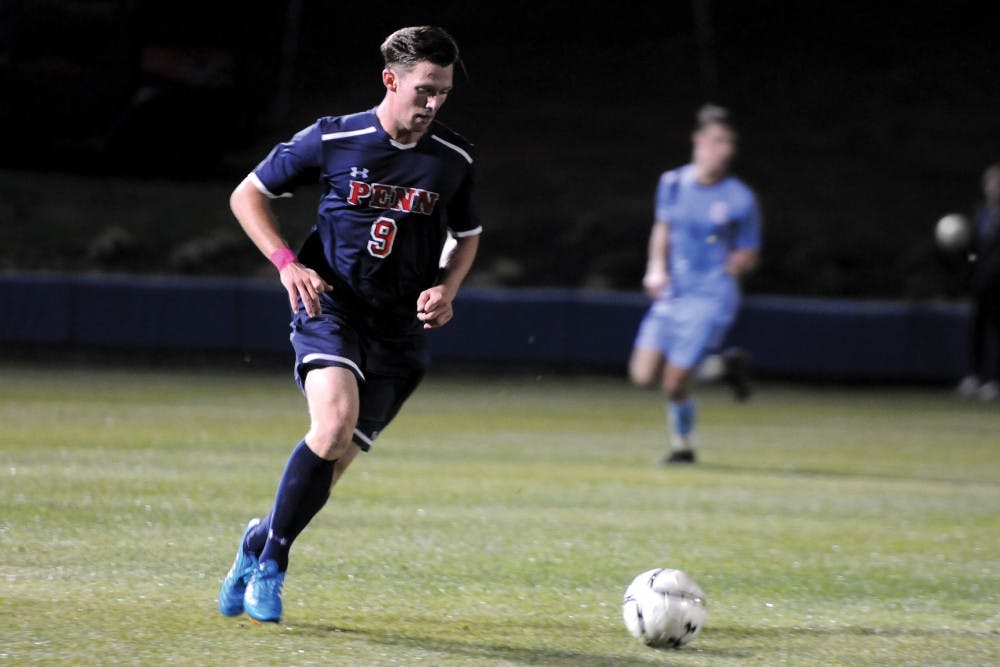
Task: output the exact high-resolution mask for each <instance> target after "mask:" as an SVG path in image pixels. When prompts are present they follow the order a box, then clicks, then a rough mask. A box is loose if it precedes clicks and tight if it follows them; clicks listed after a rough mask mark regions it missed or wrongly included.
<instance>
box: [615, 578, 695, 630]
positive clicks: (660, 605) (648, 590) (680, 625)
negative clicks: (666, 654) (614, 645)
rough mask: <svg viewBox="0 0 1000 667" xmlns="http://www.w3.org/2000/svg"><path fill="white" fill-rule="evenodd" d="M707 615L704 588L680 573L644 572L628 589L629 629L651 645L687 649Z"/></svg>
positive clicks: (624, 607) (625, 612)
mask: <svg viewBox="0 0 1000 667" xmlns="http://www.w3.org/2000/svg"><path fill="white" fill-rule="evenodd" d="M707 614H708V608H707V606H706V603H705V593H704V591H702V590H701V586H699V585H698V582H696V581H695V580H694V579H692V578H691V577H690V576H688V575H687V574H685V573H683V572H681V571H680V570H670V569H665V568H656V569H655V570H649V571H647V572H643V573H642V574H640V575H639V576H637V577H636V578H635V579H633V580H632V583H631V584H629V587H628V588H626V589H625V601H624V603H623V604H622V616H623V617H624V619H625V627H626V628H628V631H629V632H630V633H631V634H632V636H633V637H635V638H636V639H638V640H639V641H641V642H642V643H644V644H646V645H647V646H654V647H657V648H680V647H681V646H684V645H685V644H687V643H688V642H690V641H691V640H692V639H694V638H695V637H697V636H698V633H699V632H701V628H702V626H703V625H705V617H706V616H707Z"/></svg>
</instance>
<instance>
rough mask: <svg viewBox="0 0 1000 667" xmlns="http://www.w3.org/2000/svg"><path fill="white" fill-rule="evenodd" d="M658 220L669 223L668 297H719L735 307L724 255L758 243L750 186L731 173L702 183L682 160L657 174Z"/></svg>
mask: <svg viewBox="0 0 1000 667" xmlns="http://www.w3.org/2000/svg"><path fill="white" fill-rule="evenodd" d="M656 220H657V222H665V223H667V224H668V225H669V226H670V247H669V257H668V258H667V267H668V271H669V273H670V287H669V288H668V289H669V291H670V292H671V294H669V296H674V297H684V296H704V297H713V298H721V299H725V300H727V301H729V300H732V301H733V303H732V306H734V307H735V306H736V305H737V304H736V301H738V298H739V285H738V284H737V281H736V279H735V278H733V277H732V276H730V275H729V274H728V273H726V258H727V257H728V256H729V253H731V252H733V251H734V250H740V249H750V250H757V249H758V248H760V212H759V211H758V208H757V199H756V197H754V194H753V191H751V190H750V188H748V187H747V186H746V185H744V184H743V182H742V181H740V180H739V179H738V178H735V177H733V176H728V177H726V178H725V179H723V180H721V181H719V182H718V183H715V184H713V185H700V184H699V183H698V182H697V181H696V180H695V169H694V167H693V166H692V165H686V166H684V167H681V168H680V169H675V170H673V171H668V172H666V173H664V174H663V176H661V177H660V183H659V186H658V187H657V189H656Z"/></svg>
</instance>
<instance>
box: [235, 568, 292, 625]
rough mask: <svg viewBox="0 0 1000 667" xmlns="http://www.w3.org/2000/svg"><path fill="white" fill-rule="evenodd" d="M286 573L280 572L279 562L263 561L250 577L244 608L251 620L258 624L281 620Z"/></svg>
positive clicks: (244, 596) (244, 598)
mask: <svg viewBox="0 0 1000 667" xmlns="http://www.w3.org/2000/svg"><path fill="white" fill-rule="evenodd" d="M284 583H285V573H284V572H278V562H277V561H275V560H270V559H269V560H265V561H262V562H261V563H260V564H259V565H258V566H257V567H256V568H255V569H254V571H253V573H252V574H251V575H250V582H249V583H248V584H247V591H246V593H245V594H244V595H243V607H244V608H245V609H246V612H247V614H249V615H250V618H251V619H252V620H254V621H257V622H258V623H277V622H278V621H280V620H281V587H282V585H284Z"/></svg>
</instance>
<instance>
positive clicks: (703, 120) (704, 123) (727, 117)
mask: <svg viewBox="0 0 1000 667" xmlns="http://www.w3.org/2000/svg"><path fill="white" fill-rule="evenodd" d="M709 125H722V126H723V127H725V128H726V129H727V130H729V131H730V132H732V133H733V134H736V124H735V123H734V122H733V116H732V114H731V113H729V109H727V108H725V107H720V106H718V105H717V104H705V105H704V106H702V107H701V108H700V109H698V113H697V114H696V115H695V124H694V131H695V132H701V131H702V130H704V129H705V128H706V127H708V126H709Z"/></svg>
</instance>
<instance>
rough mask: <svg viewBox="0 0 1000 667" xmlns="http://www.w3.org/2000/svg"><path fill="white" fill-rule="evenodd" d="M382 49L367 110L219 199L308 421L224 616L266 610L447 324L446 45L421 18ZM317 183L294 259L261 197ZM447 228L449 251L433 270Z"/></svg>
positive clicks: (466, 231)
mask: <svg viewBox="0 0 1000 667" xmlns="http://www.w3.org/2000/svg"><path fill="white" fill-rule="evenodd" d="M381 50H382V55H383V57H384V60H385V68H384V69H383V70H382V83H383V85H384V87H385V96H384V98H383V99H382V102H381V103H380V104H379V105H378V106H377V107H375V108H374V109H370V110H368V111H362V112H361V113H356V114H352V115H347V116H338V117H326V118H320V119H319V120H318V121H316V122H315V123H314V124H312V125H310V126H309V127H307V128H305V129H304V130H302V131H301V132H299V133H298V134H296V135H295V136H294V137H293V138H292V139H291V140H290V141H288V142H286V143H282V144H278V145H277V146H276V147H275V148H274V149H273V150H272V151H271V153H270V154H269V155H268V156H267V157H266V158H265V159H264V161H263V162H261V163H260V164H259V165H257V167H256V168H255V169H254V170H253V171H252V172H251V173H250V175H249V176H247V178H246V179H245V180H244V181H243V182H242V183H240V185H239V186H238V187H237V188H236V190H235V191H234V192H233V194H232V197H231V200H230V204H231V207H232V210H233V213H234V214H235V216H236V218H237V219H238V220H239V223H240V225H241V226H242V227H243V229H244V230H245V231H246V233H247V235H248V236H249V237H250V239H251V240H252V241H253V242H254V243H255V244H256V246H257V247H258V248H259V249H260V251H261V252H262V253H263V254H264V255H265V256H267V257H269V258H270V259H271V261H272V263H274V265H275V267H276V268H277V270H278V272H279V275H280V278H281V284H282V285H283V286H284V287H285V289H286V290H287V291H288V299H289V302H290V304H291V307H292V311H293V317H292V322H291V330H292V334H291V341H292V347H293V348H294V351H295V356H296V360H295V378H296V380H297V382H298V384H299V386H300V388H301V389H302V391H303V392H304V394H305V397H306V402H307V403H308V407H309V416H310V426H309V430H308V432H307V433H306V435H305V437H304V438H303V439H302V441H301V442H300V443H299V444H298V445H297V446H296V447H295V449H294V450H293V451H292V453H291V456H290V457H289V459H288V463H287V464H286V466H285V470H284V474H283V476H282V478H281V480H280V482H279V484H278V489H277V493H276V495H275V499H274V504H273V506H272V507H271V510H270V512H269V513H268V514H267V515H266V516H265V517H264V518H263V519H253V520H251V521H250V523H249V524H248V525H247V528H246V530H245V532H244V534H243V537H242V539H241V541H240V545H239V549H238V550H237V555H236V560H235V562H234V563H233V566H232V568H231V569H230V571H229V573H228V574H227V576H226V579H225V581H224V582H223V584H222V589H221V591H220V593H219V609H220V611H221V612H222V613H223V614H225V615H227V616H236V615H239V614H241V613H243V611H246V612H247V614H248V615H249V616H250V617H251V618H252V619H253V620H255V621H258V622H278V621H279V620H280V619H281V612H282V604H281V589H282V585H283V583H284V578H285V571H286V569H287V567H288V557H289V549H290V548H291V546H292V542H293V541H294V540H295V538H296V537H297V536H298V535H299V533H301V532H302V530H303V529H304V528H305V527H306V525H307V524H308V523H309V521H310V519H312V517H313V516H315V515H316V513H317V512H319V510H320V508H322V507H323V505H324V504H325V503H326V501H327V498H328V497H329V495H330V490H331V487H332V486H333V485H334V484H336V482H337V480H338V479H339V478H340V476H341V475H343V474H344V471H345V470H346V469H347V467H348V466H349V465H350V463H351V461H353V460H354V457H355V456H356V455H357V453H358V452H359V451H362V450H364V451H367V450H368V449H369V448H370V447H371V445H372V442H373V441H374V440H375V438H376V437H377V436H378V434H379V432H381V431H382V430H383V429H384V428H385V427H386V425H388V424H389V422H390V421H391V420H392V419H393V417H394V416H395V415H396V413H397V412H398V411H399V409H400V407H401V406H402V404H403V402H404V401H405V400H406V399H407V397H408V396H409V395H410V394H411V393H412V392H413V390H414V389H415V388H416V387H417V385H418V384H419V383H420V380H421V379H422V377H423V375H424V371H425V369H426V367H427V363H428V357H427V350H426V344H425V340H424V332H423V329H433V328H435V327H440V326H442V325H444V324H446V323H447V322H448V321H449V320H450V319H451V318H452V301H453V299H454V298H455V295H456V293H457V292H458V289H459V286H460V285H461V283H462V281H463V280H464V278H465V276H466V274H467V273H468V271H469V269H470V267H471V266H472V262H473V259H474V258H475V255H476V250H477V248H478V243H479V234H480V232H481V231H482V227H481V225H480V220H479V213H478V212H477V210H476V206H475V203H474V201H473V196H472V190H473V162H474V159H473V151H472V147H471V145H470V144H469V143H468V142H467V141H466V140H465V139H463V138H462V137H461V136H459V135H458V134H456V133H455V132H452V131H451V130H449V129H448V128H446V127H445V126H444V125H442V124H440V123H439V122H438V121H437V120H436V116H437V113H438V112H439V111H440V109H441V106H442V105H443V104H444V103H445V100H447V98H448V95H449V94H450V93H451V90H452V85H453V83H452V80H453V75H454V69H455V64H456V63H458V62H459V52H458V46H457V45H456V44H455V41H454V40H453V39H452V37H451V36H450V35H449V34H448V33H447V32H445V31H444V30H442V29H441V28H438V27H432V26H420V27H409V28H402V29H400V30H397V31H396V32H394V33H393V34H391V35H389V37H388V38H386V40H385V41H384V42H383V44H382V47H381ZM317 183H318V184H319V185H320V188H321V191H322V195H321V197H320V200H319V211H318V217H317V222H316V225H315V227H314V228H313V229H312V232H311V233H310V234H309V236H308V238H307V239H306V240H305V242H304V244H303V245H302V247H301V249H300V250H299V252H298V253H297V254H296V253H294V252H293V251H292V250H291V249H290V248H289V246H288V244H287V243H286V242H285V241H284V239H282V237H281V235H280V233H279V230H278V225H277V223H276V219H275V216H274V213H273V211H272V208H271V204H270V200H271V199H274V198H276V197H286V196H291V194H292V192H293V191H295V190H296V189H297V188H299V187H300V186H303V185H311V184H317ZM449 231H450V232H451V235H452V236H454V237H455V238H456V240H457V245H456V246H455V248H454V250H453V251H452V252H451V253H450V254H449V255H448V258H447V261H446V263H445V265H444V267H443V268H441V267H440V266H439V261H440V258H441V252H442V247H443V246H444V243H445V240H446V238H447V236H448V232H449Z"/></svg>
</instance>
